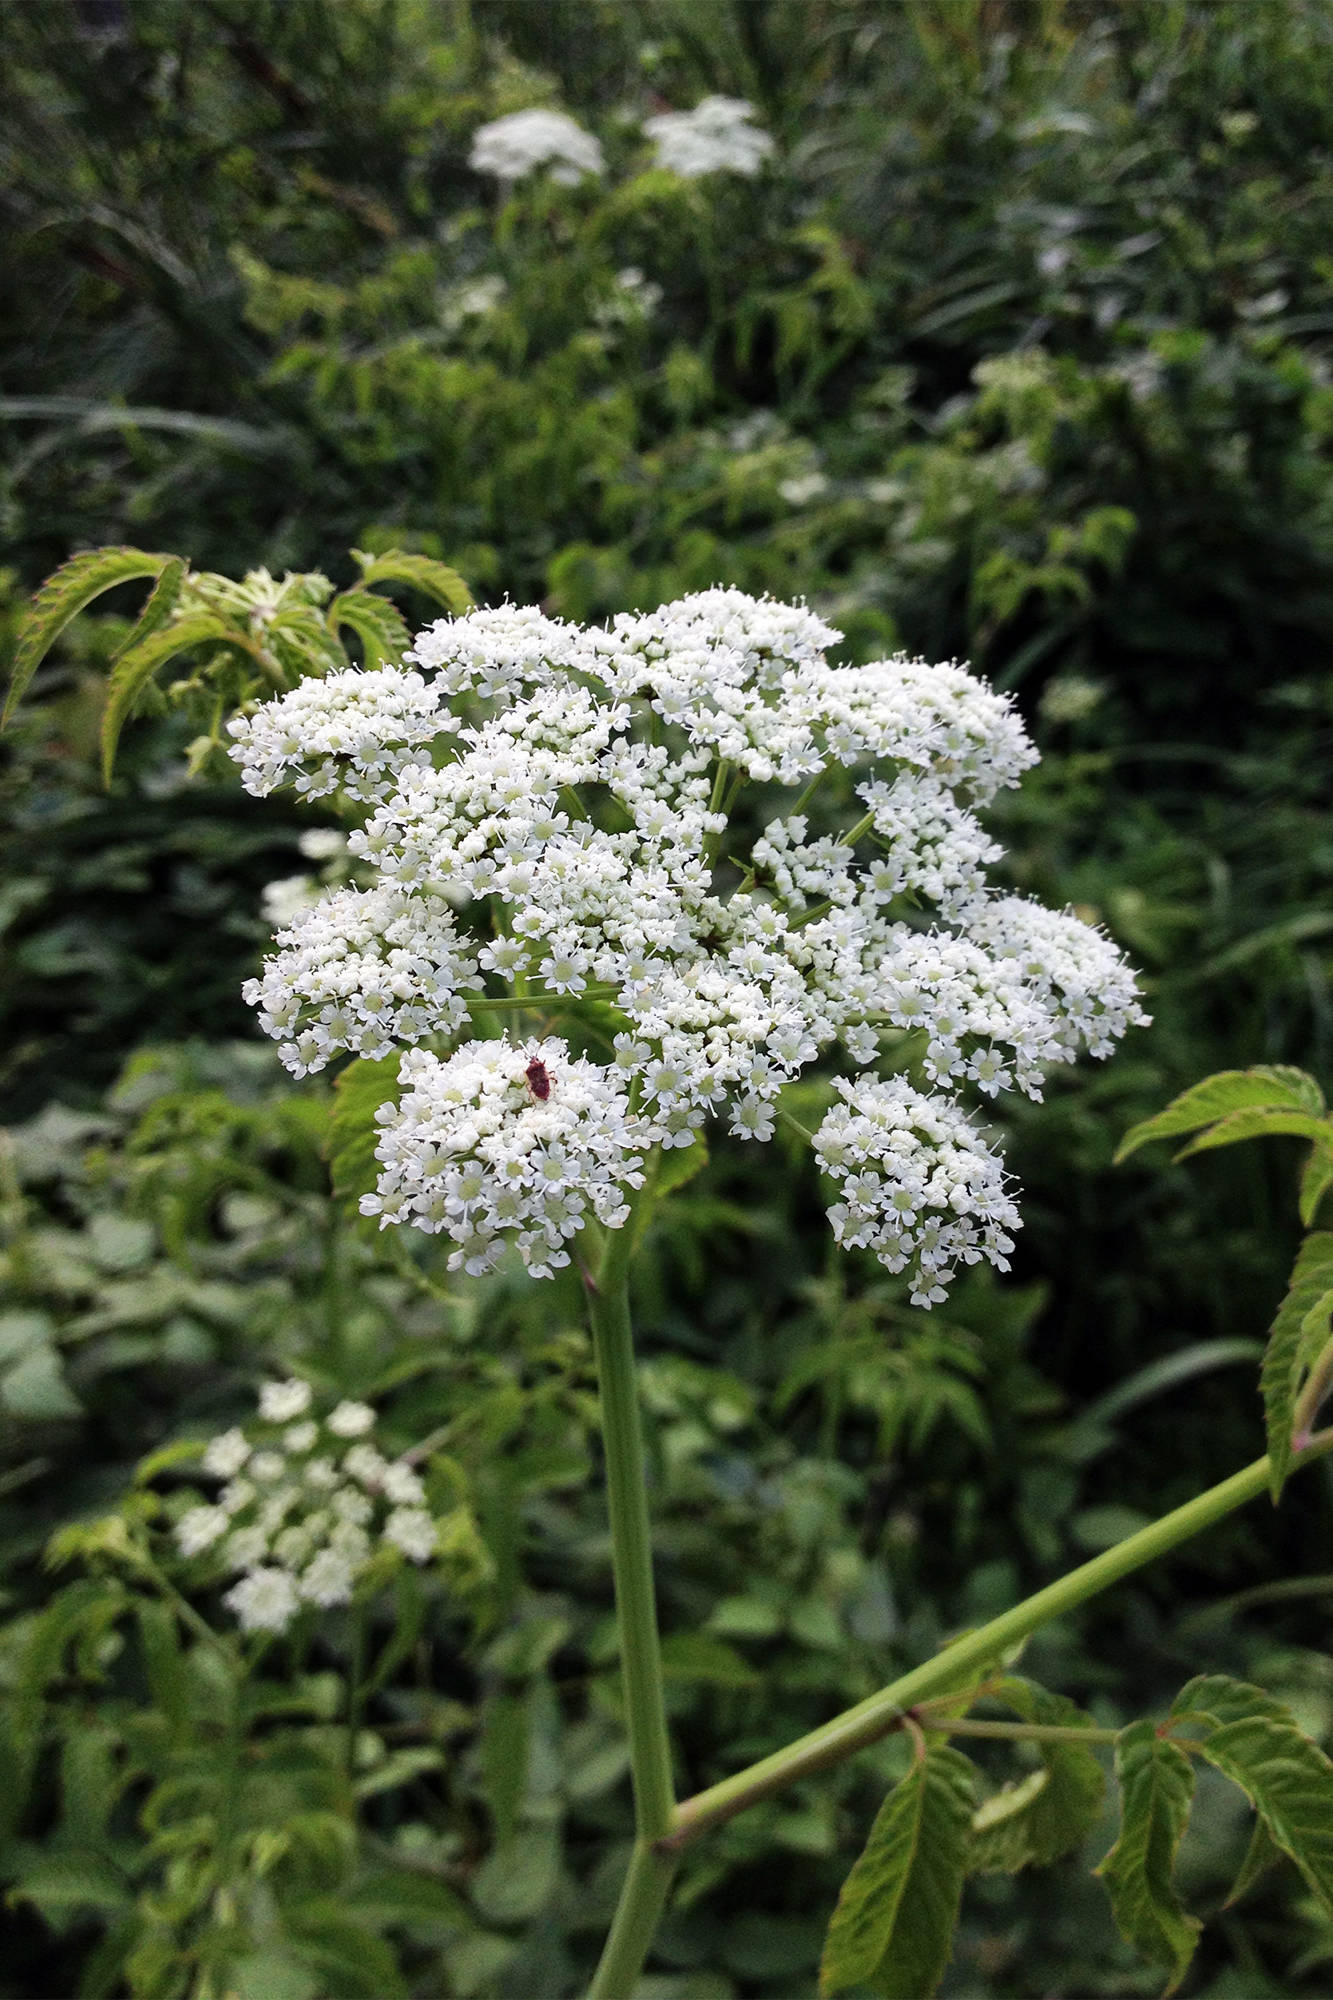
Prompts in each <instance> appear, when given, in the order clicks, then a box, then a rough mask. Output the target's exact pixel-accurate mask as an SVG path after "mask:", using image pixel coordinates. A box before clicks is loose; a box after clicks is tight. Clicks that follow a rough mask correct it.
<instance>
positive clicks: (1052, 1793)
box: [967, 1674, 1106, 1874]
mask: <svg viewBox="0 0 1333 2000" xmlns="http://www.w3.org/2000/svg"><path fill="white" fill-rule="evenodd" d="M986 1698H987V1700H988V1701H996V1702H999V1703H1001V1704H1002V1705H1003V1706H1004V1707H1005V1708H1009V1709H1012V1710H1013V1711H1014V1713H1015V1714H1016V1715H1019V1716H1021V1717H1022V1719H1023V1721H1024V1722H1039V1723H1045V1724H1046V1725H1048V1726H1050V1725H1055V1726H1057V1727H1060V1728H1063V1729H1069V1728H1075V1729H1079V1728H1091V1727H1092V1721H1091V1718H1090V1717H1089V1716H1087V1715H1085V1714H1084V1713H1083V1711H1082V1709H1080V1708H1077V1707H1075V1705H1074V1703H1073V1702H1072V1701H1067V1700H1066V1699H1065V1697H1064V1696H1063V1695H1058V1694H1050V1693H1048V1691H1047V1690H1046V1689H1045V1688H1042V1687H1038V1686H1037V1685H1036V1683H1035V1682H1033V1681H1029V1680H1024V1679H1023V1678H1022V1677H1021V1676H1019V1675H1017V1674H1012V1675H1008V1676H1006V1677H1005V1679H1004V1680H1002V1681H1000V1682H999V1683H997V1684H996V1685H995V1686H992V1687H988V1688H987V1690H986ZM1038 1748H1039V1751H1040V1755H1041V1760H1042V1761H1041V1768H1040V1770H1036V1771H1032V1772H1030V1773H1029V1774H1028V1775H1027V1776H1026V1777H1025V1778H1023V1779H1021V1780H1019V1781H1018V1783H1017V1784H1015V1785H1013V1786H1007V1787H1006V1788H1005V1790H1004V1791H1002V1792H999V1793H997V1794H996V1796H995V1797H994V1798H991V1799H987V1800H985V1801H984V1803H983V1804H982V1805H981V1806H979V1807H978V1809H977V1811H976V1812H975V1813H974V1814H973V1817H972V1842H971V1846H970V1849H969V1851H968V1864H967V1865H968V1868H969V1870H972V1871H974V1872H976V1873H982V1874H985V1873H990V1872H992V1871H993V1870H997V1869H1002V1870H1004V1871H1005V1872H1007V1873H1012V1872H1014V1871H1015V1870H1017V1869H1019V1868H1025V1867H1027V1866H1028V1864H1029V1863H1034V1864H1035V1865H1036V1866H1038V1867H1041V1866H1044V1865H1045V1864H1046V1863H1047V1862H1049V1861H1055V1860H1058V1858H1059V1857H1060V1855H1062V1854H1068V1853H1069V1852H1070V1850H1071V1849H1072V1848H1075V1847H1077V1846H1078V1845H1079V1843H1080V1841H1082V1840H1084V1839H1086V1837H1087V1835H1088V1834H1089V1833H1090V1832H1091V1830H1092V1828H1093V1826H1094V1825H1095V1824H1096V1820H1097V1815H1098V1813H1099V1812H1100V1811H1101V1804H1102V1795H1103V1793H1104V1792H1105V1790H1106V1775H1105V1773H1104V1772H1103V1770H1102V1767H1101V1765H1100V1764H1099V1763H1098V1761H1097V1758H1096V1757H1095V1756H1094V1754H1093V1752H1092V1751H1091V1749H1085V1748H1084V1747H1083V1746H1082V1745H1081V1744H1078V1743H1044V1744H1041V1745H1039V1746H1038ZM1034 1781H1035V1782H1034Z"/></svg>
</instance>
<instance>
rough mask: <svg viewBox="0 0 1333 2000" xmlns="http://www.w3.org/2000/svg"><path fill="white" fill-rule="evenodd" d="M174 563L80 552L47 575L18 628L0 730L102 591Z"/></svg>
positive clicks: (119, 551) (143, 554)
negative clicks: (67, 630) (54, 650)
mask: <svg viewBox="0 0 1333 2000" xmlns="http://www.w3.org/2000/svg"><path fill="white" fill-rule="evenodd" d="M175 560H176V558H174V557H172V556H167V555H152V554H150V553H149V552H148V551H147V550H145V549H126V548H111V549H85V550H84V551H83V553H82V554H81V555H77V556H72V557H71V558H70V560H69V561H68V562H67V563H62V565H61V567H60V568H59V569H58V570H56V571H55V572H54V574H53V575H51V576H48V577H47V579H46V582H45V583H44V584H43V585H42V586H41V588H40V589H39V590H38V591H37V592H36V594H35V595H34V597H33V599H32V601H31V603H30V604H29V605H28V608H27V611H26V612H25V613H24V616H23V620H22V622H21V624H20V626H19V632H18V647H17V649H16V651H15V654H14V666H13V670H12V672H11V674H10V677H9V693H8V694H7V695H6V697H5V706H4V713H3V714H2V715H0V729H3V728H4V726H5V724H6V723H7V722H8V721H9V718H10V716H11V715H12V714H13V712H14V709H15V708H16V707H17V706H18V703H19V702H20V701H21V700H22V698H23V696H24V694H25V693H26V691H27V688H28V684H29V682H30V681H31V680H32V677H33V675H34V674H35V673H36V671H37V669H38V667H39V666H40V665H41V664H42V661H43V660H44V659H45V658H46V655H47V653H48V652H49V651H50V649H51V647H52V646H53V645H54V644H55V642H56V640H57V639H58V638H59V637H60V634H61V633H62V632H63V631H64V629H65V627H66V626H67V625H68V624H69V622H70V620H71V619H73V618H77V617H78V615H79V613H80V612H81V611H83V610H85V609H86V608H87V606H88V605H90V604H91V603H92V601H93V599H94V598H95V597H100V596H101V595H102V593H103V591H107V590H111V589H113V588H114V587H115V585H116V584H118V583H130V582H133V581H134V579H135V578H137V577H143V576H152V577H158V576H161V574H162V572H163V571H164V570H165V569H166V567H167V565H168V564H169V563H171V562H173V561H175Z"/></svg>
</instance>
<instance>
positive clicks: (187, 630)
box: [102, 611, 246, 784]
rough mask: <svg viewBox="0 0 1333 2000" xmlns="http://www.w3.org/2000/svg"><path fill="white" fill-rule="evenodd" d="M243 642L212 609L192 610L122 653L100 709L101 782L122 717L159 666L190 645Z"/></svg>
mask: <svg viewBox="0 0 1333 2000" xmlns="http://www.w3.org/2000/svg"><path fill="white" fill-rule="evenodd" d="M245 643H246V642H245V639H244V635H243V634H240V633H237V632H234V631H233V630H232V628H231V627H230V626H229V625H228V624H227V623H226V621H225V620H224V619H222V618H219V617H218V616H217V614H216V613H215V612H212V611H195V612H192V613H191V614H190V616H189V617H188V618H178V619H177V620H176V622H175V624H174V625H167V626H164V628H163V629H162V630H161V631H160V632H154V633H152V634H151V635H150V636H149V637H148V638H147V639H145V640H144V641H143V643H142V645H139V646H136V647H135V648H134V649H133V651H132V652H125V653H122V654H121V655H120V657H119V658H118V659H117V661H116V664H115V666H114V667H113V668H112V669H111V677H110V679H109V680H108V682H107V690H106V707H105V708H104V709H103V711H102V780H103V782H104V783H105V784H109V783H110V781H111V771H112V766H113V765H114V764H115V761H116V746H117V744H118V743H119V742H120V732H121V730H122V729H123V728H124V727H125V721H126V718H127V716H128V715H129V713H130V710H131V709H132V708H133V706H134V704H135V702H136V701H137V700H138V698H139V696H140V695H141V694H142V693H143V691H144V689H145V688H146V687H147V685H148V683H149V681H151V680H152V678H153V676H154V674H155V673H157V672H158V670H159V668H161V667H164V666H165V665H166V663H167V661H168V660H174V659H175V657H176V655H177V654H178V653H185V652H188V651H189V649H190V648H191V647H192V646H203V645H208V644H213V645H227V644H231V645H236V644H241V645H244V644H245Z"/></svg>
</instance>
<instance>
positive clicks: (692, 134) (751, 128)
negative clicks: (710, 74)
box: [643, 97, 776, 181]
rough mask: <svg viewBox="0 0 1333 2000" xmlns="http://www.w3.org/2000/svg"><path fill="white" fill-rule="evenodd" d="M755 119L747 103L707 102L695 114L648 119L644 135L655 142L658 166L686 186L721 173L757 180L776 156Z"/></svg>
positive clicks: (735, 99) (707, 99)
mask: <svg viewBox="0 0 1333 2000" xmlns="http://www.w3.org/2000/svg"><path fill="white" fill-rule="evenodd" d="M753 118H754V106H753V105H752V104H749V103H747V102H746V100H745V99H744V98H743V97H705V98H704V99H703V101H702V103H699V104H696V105H695V107H694V109H693V111H664V112H663V113H662V114H661V116H660V117H657V118H648V119H645V121H644V127H643V129H644V131H645V132H646V133H647V135H648V137H649V138H650V139H651V140H652V142H653V147H654V155H655V157H654V164H655V165H656V166H659V167H665V168H666V169H667V171H668V173H673V174H678V175H679V176H680V178H681V179H682V180H687V181H693V180H699V179H700V178H701V177H702V176H703V175H704V174H719V173H725V174H744V175H746V176H748V177H750V178H753V177H754V175H755V174H757V173H758V172H759V170H760V168H761V167H762V166H763V164H764V161H765V160H767V159H768V158H769V157H770V156H771V155H772V153H773V152H774V151H775V150H776V149H775V147H774V144H773V140H772V138H771V137H770V136H769V134H768V133H767V132H765V131H763V130H762V129H761V128H760V127H759V126H757V125H755V124H753V123H752V122H751V121H752V120H753Z"/></svg>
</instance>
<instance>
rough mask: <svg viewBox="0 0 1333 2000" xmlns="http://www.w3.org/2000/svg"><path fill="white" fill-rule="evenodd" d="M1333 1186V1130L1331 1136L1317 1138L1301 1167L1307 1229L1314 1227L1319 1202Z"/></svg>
mask: <svg viewBox="0 0 1333 2000" xmlns="http://www.w3.org/2000/svg"><path fill="white" fill-rule="evenodd" d="M1331 1187H1333V1131H1330V1134H1329V1138H1328V1140H1327V1141H1325V1140H1317V1141H1316V1143H1315V1144H1314V1146H1312V1147H1311V1149H1310V1157H1309V1159H1308V1160H1307V1161H1306V1162H1305V1165H1304V1166H1303V1167H1302V1169H1301V1221H1302V1222H1303V1224H1304V1225H1305V1227H1306V1228H1307V1229H1312V1228H1313V1227H1314V1221H1315V1217H1316V1216H1317V1215H1318V1213H1319V1204H1320V1202H1321V1201H1322V1200H1323V1199H1324V1196H1325V1195H1326V1194H1327V1193H1328V1191H1329V1189H1330V1188H1331Z"/></svg>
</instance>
